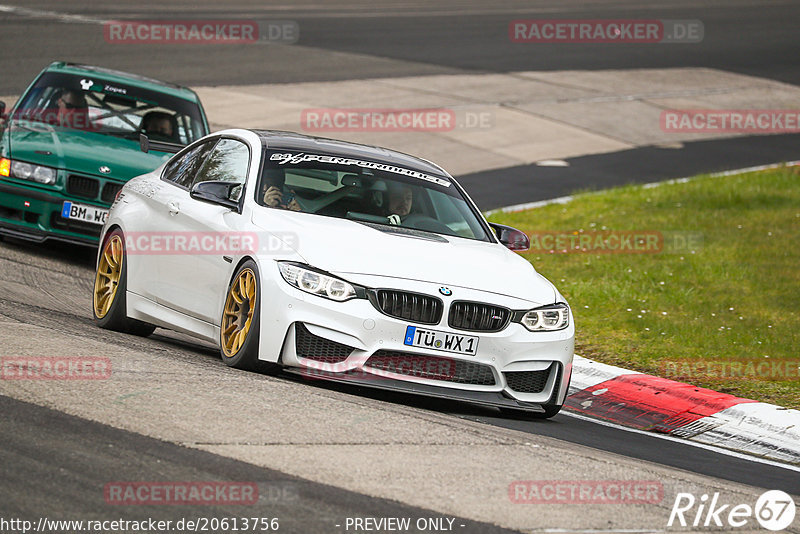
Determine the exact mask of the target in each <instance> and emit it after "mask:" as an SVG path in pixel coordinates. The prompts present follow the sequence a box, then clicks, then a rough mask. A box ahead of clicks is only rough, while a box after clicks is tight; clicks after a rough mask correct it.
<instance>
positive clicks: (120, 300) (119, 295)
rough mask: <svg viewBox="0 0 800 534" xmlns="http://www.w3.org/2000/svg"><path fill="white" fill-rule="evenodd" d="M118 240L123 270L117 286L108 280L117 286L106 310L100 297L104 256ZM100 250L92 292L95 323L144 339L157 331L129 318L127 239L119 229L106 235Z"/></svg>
mask: <svg viewBox="0 0 800 534" xmlns="http://www.w3.org/2000/svg"><path fill="white" fill-rule="evenodd" d="M116 238H118V239H119V246H120V247H121V251H120V256H119V260H120V261H121V269H120V274H119V280H118V281H117V282H116V284H113V283H112V282H110V279H108V280H109V283H111V285H116V288H115V289H114V290H113V291H111V294H110V295H109V296H108V298H109V299H110V301H111V302H110V305H109V306H108V308H107V310H104V309H103V308H104V306H103V303H104V302H101V297H99V296H98V291H99V290H100V286H101V280H102V279H103V278H104V276H103V275H102V274H101V272H100V271H101V268H102V267H103V265H104V263H103V260H104V258H103V256H104V254H105V253H106V247H107V246H108V245H109V243H110V242H111V241H112V240H114V239H116ZM100 250H101V251H102V253H101V254H100V257H99V258H98V260H97V267H96V268H95V282H94V284H95V285H94V291H93V292H92V315H93V316H94V321H95V323H96V324H97V326H99V327H100V328H104V329H106V330H114V331H117V332H123V333H126V334H133V335H135V336H142V337H147V336H149V335H150V334H152V333H153V331H155V329H156V327H155V326H153V325H151V324H148V323H145V322H142V321H138V320H136V319H130V318H128V315H127V312H126V309H127V308H126V302H125V292H126V288H127V277H128V261H127V256H126V255H125V238H124V236H123V235H122V231H121V230H120V229H119V228H117V229H115V230H113V231H111V232H109V233H108V234H106V237H105V239H104V240H103V243H102V247H101V248H100ZM106 285H107V284H106Z"/></svg>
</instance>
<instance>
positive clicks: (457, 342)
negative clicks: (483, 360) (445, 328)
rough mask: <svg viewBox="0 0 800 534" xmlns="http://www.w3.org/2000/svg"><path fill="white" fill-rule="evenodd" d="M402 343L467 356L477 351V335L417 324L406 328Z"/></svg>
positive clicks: (473, 354)
mask: <svg viewBox="0 0 800 534" xmlns="http://www.w3.org/2000/svg"><path fill="white" fill-rule="evenodd" d="M403 343H404V344H405V345H408V346H410V347H421V348H423V349H433V350H441V351H445V352H454V353H456V354H467V355H469V356H475V354H477V352H478V337H477V336H465V335H463V334H453V333H451V332H441V331H439V330H430V329H428V328H420V327H419V326H409V327H408V328H406V339H405V341H404V342H403Z"/></svg>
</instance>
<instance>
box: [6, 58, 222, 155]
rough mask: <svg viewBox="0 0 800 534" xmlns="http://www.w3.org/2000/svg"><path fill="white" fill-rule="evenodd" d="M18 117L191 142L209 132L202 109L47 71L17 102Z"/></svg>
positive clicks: (155, 94)
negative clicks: (18, 102)
mask: <svg viewBox="0 0 800 534" xmlns="http://www.w3.org/2000/svg"><path fill="white" fill-rule="evenodd" d="M12 119H14V120H18V121H35V122H42V123H47V124H50V125H52V126H54V127H57V128H65V129H71V130H81V131H89V132H95V133H99V134H105V135H115V136H122V137H129V138H131V139H138V138H139V134H140V133H145V134H147V135H148V137H150V138H151V139H154V140H157V141H165V142H170V143H177V144H182V145H185V144H189V143H191V142H192V141H194V140H196V139H199V138H200V137H202V136H203V135H205V134H206V133H208V132H207V131H206V126H205V124H204V123H203V119H202V115H201V111H200V107H199V106H198V105H197V104H195V103H193V102H191V101H188V100H184V99H182V98H177V97H174V96H172V95H169V94H165V93H160V92H158V91H152V90H148V89H142V88H139V87H135V86H131V85H125V84H121V83H118V82H108V81H105V80H103V79H102V78H100V77H97V76H76V75H71V74H62V73H54V72H46V73H44V74H43V75H42V76H41V77H40V78H39V79H38V80H37V81H36V83H35V84H34V85H33V86H32V87H31V88H30V90H29V91H28V92H27V93H26V95H25V96H24V98H23V100H22V101H21V102H20V104H19V106H17V108H16V110H15V112H14V116H13V117H12Z"/></svg>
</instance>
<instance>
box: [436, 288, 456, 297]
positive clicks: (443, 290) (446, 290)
mask: <svg viewBox="0 0 800 534" xmlns="http://www.w3.org/2000/svg"><path fill="white" fill-rule="evenodd" d="M439 293H441V294H442V295H444V296H445V297H449V296H450V295H452V294H453V291H452V290H451V289H450V288H449V287H444V286H442V287H440V288H439Z"/></svg>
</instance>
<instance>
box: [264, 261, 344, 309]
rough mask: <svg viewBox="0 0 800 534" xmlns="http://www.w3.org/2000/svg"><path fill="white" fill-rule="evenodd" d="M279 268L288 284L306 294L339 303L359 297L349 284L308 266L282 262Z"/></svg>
mask: <svg viewBox="0 0 800 534" xmlns="http://www.w3.org/2000/svg"><path fill="white" fill-rule="evenodd" d="M278 268H279V269H280V271H281V276H282V277H283V279H284V280H286V283H288V284H290V285H293V286H294V287H296V288H298V289H300V290H302V291H305V292H306V293H311V294H312V295H318V296H320V297H325V298H329V299H331V300H336V301H339V302H343V301H345V300H348V299H352V298H355V297H357V296H358V295H357V293H356V288H355V287H353V285H352V284H350V283H349V282H345V281H344V280H342V279H340V278H336V277H334V276H330V275H328V274H324V273H321V272H319V271H316V270H314V269H312V268H310V267H308V266H303V265H300V264H297V263H291V262H285V261H282V262H279V263H278Z"/></svg>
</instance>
